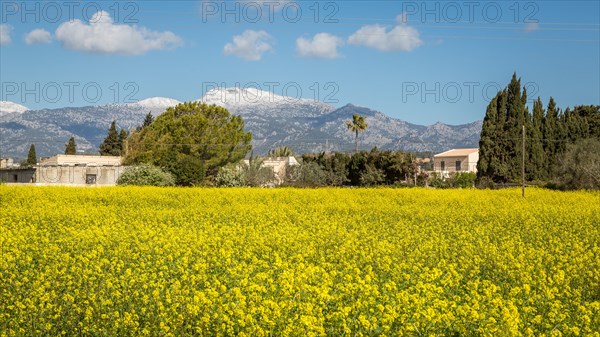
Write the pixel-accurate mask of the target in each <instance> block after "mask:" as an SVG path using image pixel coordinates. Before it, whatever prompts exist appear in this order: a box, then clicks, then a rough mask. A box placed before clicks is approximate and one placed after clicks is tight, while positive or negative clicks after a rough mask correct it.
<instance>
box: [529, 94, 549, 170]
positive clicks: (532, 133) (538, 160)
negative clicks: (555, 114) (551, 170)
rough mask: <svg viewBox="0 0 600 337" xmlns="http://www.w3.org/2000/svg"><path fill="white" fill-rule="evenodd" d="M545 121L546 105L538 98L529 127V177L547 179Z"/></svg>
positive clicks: (534, 104)
mask: <svg viewBox="0 0 600 337" xmlns="http://www.w3.org/2000/svg"><path fill="white" fill-rule="evenodd" d="M543 122H544V107H543V104H542V100H541V99H540V98H539V97H538V99H537V100H536V101H535V102H534V103H533V121H532V123H531V124H530V127H529V129H528V131H529V132H528V137H527V138H528V139H527V151H528V158H529V161H528V164H529V165H528V172H527V173H528V179H529V180H545V179H546V178H547V171H546V167H545V165H546V155H545V153H544V146H543V137H544V136H543V131H542V124H543Z"/></svg>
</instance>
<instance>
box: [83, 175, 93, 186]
mask: <svg viewBox="0 0 600 337" xmlns="http://www.w3.org/2000/svg"><path fill="white" fill-rule="evenodd" d="M85 183H86V184H88V185H91V184H95V183H96V175H95V174H86V175H85Z"/></svg>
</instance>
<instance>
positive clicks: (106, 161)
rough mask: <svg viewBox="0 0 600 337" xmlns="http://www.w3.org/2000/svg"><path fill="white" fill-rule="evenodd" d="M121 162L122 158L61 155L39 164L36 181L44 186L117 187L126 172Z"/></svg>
mask: <svg viewBox="0 0 600 337" xmlns="http://www.w3.org/2000/svg"><path fill="white" fill-rule="evenodd" d="M121 162H122V158H121V157H113V156H87V155H66V154H59V155H56V156H53V157H50V158H45V159H42V160H41V161H40V162H39V164H38V165H37V167H36V174H35V176H36V177H35V181H36V183H38V184H44V185H45V184H59V185H103V186H110V185H116V183H117V179H118V178H119V176H120V175H121V173H123V171H124V170H125V167H124V166H121Z"/></svg>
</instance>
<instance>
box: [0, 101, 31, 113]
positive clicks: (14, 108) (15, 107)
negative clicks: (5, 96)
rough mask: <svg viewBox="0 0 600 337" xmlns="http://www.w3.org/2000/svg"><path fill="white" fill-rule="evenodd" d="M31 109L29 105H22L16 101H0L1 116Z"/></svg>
mask: <svg viewBox="0 0 600 337" xmlns="http://www.w3.org/2000/svg"><path fill="white" fill-rule="evenodd" d="M27 110H29V109H28V108H27V107H25V106H22V105H21V104H17V103H14V102H8V101H0V117H2V116H5V115H8V114H12V113H23V112H25V111H27Z"/></svg>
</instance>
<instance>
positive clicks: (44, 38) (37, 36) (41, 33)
mask: <svg viewBox="0 0 600 337" xmlns="http://www.w3.org/2000/svg"><path fill="white" fill-rule="evenodd" d="M50 41H52V34H50V32H48V31H46V30H44V29H34V30H32V31H31V32H29V33H28V34H27V35H25V42H26V43H27V44H37V43H50Z"/></svg>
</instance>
